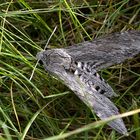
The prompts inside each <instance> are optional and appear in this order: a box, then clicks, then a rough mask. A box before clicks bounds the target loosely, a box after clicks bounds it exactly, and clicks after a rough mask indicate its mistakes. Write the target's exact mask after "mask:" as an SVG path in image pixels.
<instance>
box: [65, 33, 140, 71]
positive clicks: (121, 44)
mask: <svg viewBox="0 0 140 140" xmlns="http://www.w3.org/2000/svg"><path fill="white" fill-rule="evenodd" d="M66 52H67V53H68V54H69V55H70V56H71V57H72V58H73V59H74V61H78V62H85V63H91V65H92V66H93V68H94V69H96V70H97V71H99V70H101V69H103V68H107V67H109V66H112V65H114V64H119V63H122V62H123V61H125V60H126V59H128V58H132V57H133V56H135V55H136V54H138V53H140V31H135V30H131V31H125V32H122V33H114V34H109V35H106V36H104V37H101V38H99V39H98V38H97V39H94V41H86V42H83V43H79V44H76V45H73V46H70V47H68V48H67V49H66Z"/></svg>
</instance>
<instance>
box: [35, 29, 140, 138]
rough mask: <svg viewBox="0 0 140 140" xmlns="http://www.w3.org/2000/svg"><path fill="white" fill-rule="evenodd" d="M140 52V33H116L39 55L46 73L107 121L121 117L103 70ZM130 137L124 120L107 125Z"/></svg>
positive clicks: (116, 120) (46, 51) (49, 50)
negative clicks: (102, 72) (107, 119)
mask: <svg viewBox="0 0 140 140" xmlns="http://www.w3.org/2000/svg"><path fill="white" fill-rule="evenodd" d="M138 53H140V31H135V30H131V31H125V32H121V33H113V34H109V35H106V36H104V37H100V38H97V39H94V40H93V41H85V42H83V43H79V44H76V45H73V46H69V47H67V48H59V49H58V48H57V49H48V50H45V51H42V52H39V53H38V54H37V59H38V60H40V61H41V62H42V63H43V66H44V68H45V70H46V71H47V72H49V73H51V74H52V75H54V76H57V77H58V78H59V79H61V80H62V81H63V82H64V84H65V85H66V86H68V87H69V88H70V89H71V90H72V91H73V92H74V93H75V94H76V95H77V96H78V97H79V98H80V99H81V100H82V101H83V102H84V103H85V104H87V105H88V106H89V107H90V108H91V109H93V110H94V112H95V113H96V114H97V116H98V117H99V118H100V119H102V120H104V119H106V118H108V117H110V116H113V115H117V114H119V111H118V109H117V107H116V106H115V105H114V104H113V103H112V102H111V101H110V99H109V98H111V97H114V96H117V94H116V93H115V92H114V91H113V89H112V88H111V86H110V85H109V84H108V83H107V82H106V81H105V80H104V79H103V78H102V77H101V76H100V75H99V74H98V71H100V70H101V69H103V68H107V67H109V66H112V65H115V64H119V63H122V62H123V61H125V60H126V59H128V58H132V57H133V56H135V55H137V54H138ZM108 125H109V126H111V127H112V128H113V129H115V130H116V131H118V132H119V133H121V134H124V135H127V129H126V127H125V125H124V123H123V120H122V119H121V118H119V119H115V120H113V121H111V122H109V123H108Z"/></svg>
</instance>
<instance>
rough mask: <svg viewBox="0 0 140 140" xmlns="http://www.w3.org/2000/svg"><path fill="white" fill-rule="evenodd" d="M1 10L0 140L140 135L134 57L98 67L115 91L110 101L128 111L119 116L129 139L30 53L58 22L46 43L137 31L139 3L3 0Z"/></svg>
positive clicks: (139, 81) (133, 138) (139, 83)
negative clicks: (113, 128) (116, 94)
mask: <svg viewBox="0 0 140 140" xmlns="http://www.w3.org/2000/svg"><path fill="white" fill-rule="evenodd" d="M0 9H1V10H0V104H1V106H0V140H12V139H19V140H21V139H32V140H38V139H45V140H54V139H56V140H58V139H69V140H75V139H80V140H89V139H91V140H92V139H94V140H108V139H111V140H120V139H121V140H125V139H128V140H140V119H139V112H140V110H139V107H140V96H139V95H140V74H139V73H140V70H139V67H140V63H139V60H140V56H139V55H138V56H137V57H135V58H134V59H133V60H130V61H126V62H125V63H124V64H122V65H118V66H113V67H111V68H108V69H106V70H103V71H101V74H102V76H103V77H104V78H105V79H106V80H107V81H108V82H109V83H110V84H111V85H112V87H113V89H114V90H115V91H116V92H117V93H118V94H119V95H120V96H119V97H118V98H115V99H114V102H115V104H116V106H117V107H118V108H119V109H120V112H122V113H125V112H128V114H122V115H124V116H122V117H124V118H123V120H124V122H125V124H126V127H127V128H128V131H129V137H125V136H122V135H120V134H118V133H117V132H115V131H114V130H112V129H111V128H110V127H109V126H107V125H104V124H105V122H106V121H100V120H99V119H98V118H97V117H96V115H95V114H94V113H92V112H91V110H90V109H89V108H88V107H87V106H86V105H85V104H84V103H82V102H81V101H80V100H79V99H78V97H76V96H75V94H73V92H72V91H70V90H69V89H68V88H67V87H66V86H65V85H63V84H62V83H61V82H60V81H59V80H57V79H55V78H54V77H51V76H50V75H49V74H48V73H46V72H45V71H44V69H43V68H42V67H41V66H39V65H37V68H35V65H36V62H37V60H36V54H37V52H39V51H41V50H42V49H43V48H44V47H45V44H46V42H47V40H48V39H49V37H50V36H51V34H52V32H53V30H54V28H55V27H56V26H57V29H56V31H55V33H54V34H53V36H52V37H51V39H50V41H49V45H50V47H51V48H60V47H67V46H69V45H73V44H76V43H80V42H82V41H84V40H91V39H94V38H96V37H98V36H101V35H104V34H108V33H111V32H117V31H124V30H130V29H136V30H139V29H140V22H139V18H140V16H139V15H140V12H139V11H140V3H139V1H137V0H134V1H130V0H122V1H119V0H116V1H111V0H110V1H102V0H101V1H97V0H94V1H92V0H91V1H87V0H83V1H72V0H71V1H66V0H60V1H56V0H54V1H42V0H38V1H37V0H29V1H24V0H17V1H15V0H11V1H10V0H9V1H5V0H1V2H0ZM34 69H35V71H34V73H33V75H32V72H33V70H34ZM31 77H32V78H31ZM132 110H134V111H132ZM131 111H132V112H131ZM129 113H130V114H129ZM110 119H112V118H110Z"/></svg>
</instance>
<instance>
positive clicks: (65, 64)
mask: <svg viewBox="0 0 140 140" xmlns="http://www.w3.org/2000/svg"><path fill="white" fill-rule="evenodd" d="M37 59H38V60H39V61H40V62H41V63H43V66H44V68H45V70H46V71H48V72H52V73H58V72H62V71H64V70H66V69H69V68H70V65H71V57H70V55H68V54H67V53H66V51H65V50H64V49H48V50H45V51H42V52H39V53H38V54H37Z"/></svg>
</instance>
